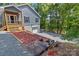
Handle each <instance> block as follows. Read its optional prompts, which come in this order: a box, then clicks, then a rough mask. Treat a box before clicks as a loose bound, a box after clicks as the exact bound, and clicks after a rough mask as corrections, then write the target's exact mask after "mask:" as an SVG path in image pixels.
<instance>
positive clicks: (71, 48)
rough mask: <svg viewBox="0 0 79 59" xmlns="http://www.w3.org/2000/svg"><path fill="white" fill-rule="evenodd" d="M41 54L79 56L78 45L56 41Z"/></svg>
mask: <svg viewBox="0 0 79 59" xmlns="http://www.w3.org/2000/svg"><path fill="white" fill-rule="evenodd" d="M42 56H79V45H77V44H72V43H58V44H57V45H56V46H55V47H53V45H52V46H51V47H49V49H48V50H47V51H45V52H44V53H43V54H42Z"/></svg>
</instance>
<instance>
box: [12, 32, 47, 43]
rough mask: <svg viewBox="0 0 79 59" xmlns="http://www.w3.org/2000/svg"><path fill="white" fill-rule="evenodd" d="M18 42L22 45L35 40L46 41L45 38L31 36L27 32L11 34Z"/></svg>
mask: <svg viewBox="0 0 79 59" xmlns="http://www.w3.org/2000/svg"><path fill="white" fill-rule="evenodd" d="M12 33H13V34H14V35H15V36H16V37H17V38H18V39H19V40H20V41H22V42H23V43H24V44H28V43H31V42H33V41H36V40H41V39H43V40H46V39H47V38H45V37H42V36H39V35H37V34H32V33H29V32H25V31H24V32H12Z"/></svg>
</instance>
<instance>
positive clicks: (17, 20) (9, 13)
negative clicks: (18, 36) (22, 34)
mask: <svg viewBox="0 0 79 59" xmlns="http://www.w3.org/2000/svg"><path fill="white" fill-rule="evenodd" d="M11 8H13V9H14V10H13V9H11ZM4 25H5V26H6V29H4V30H6V31H22V30H23V29H22V27H23V26H22V12H21V11H19V10H18V9H16V8H15V7H14V6H12V7H9V8H8V7H6V8H5V10H4Z"/></svg>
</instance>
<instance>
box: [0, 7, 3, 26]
mask: <svg viewBox="0 0 79 59" xmlns="http://www.w3.org/2000/svg"><path fill="white" fill-rule="evenodd" d="M3 13H4V9H2V8H0V25H1V24H2V23H3Z"/></svg>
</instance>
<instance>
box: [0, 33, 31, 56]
mask: <svg viewBox="0 0 79 59" xmlns="http://www.w3.org/2000/svg"><path fill="white" fill-rule="evenodd" d="M0 55H1V56H25V55H31V54H30V52H29V51H27V50H26V49H24V48H23V47H22V46H21V43H20V42H19V41H18V40H17V39H16V38H15V37H13V36H12V35H10V34H9V33H2V34H1V33H0Z"/></svg>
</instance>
